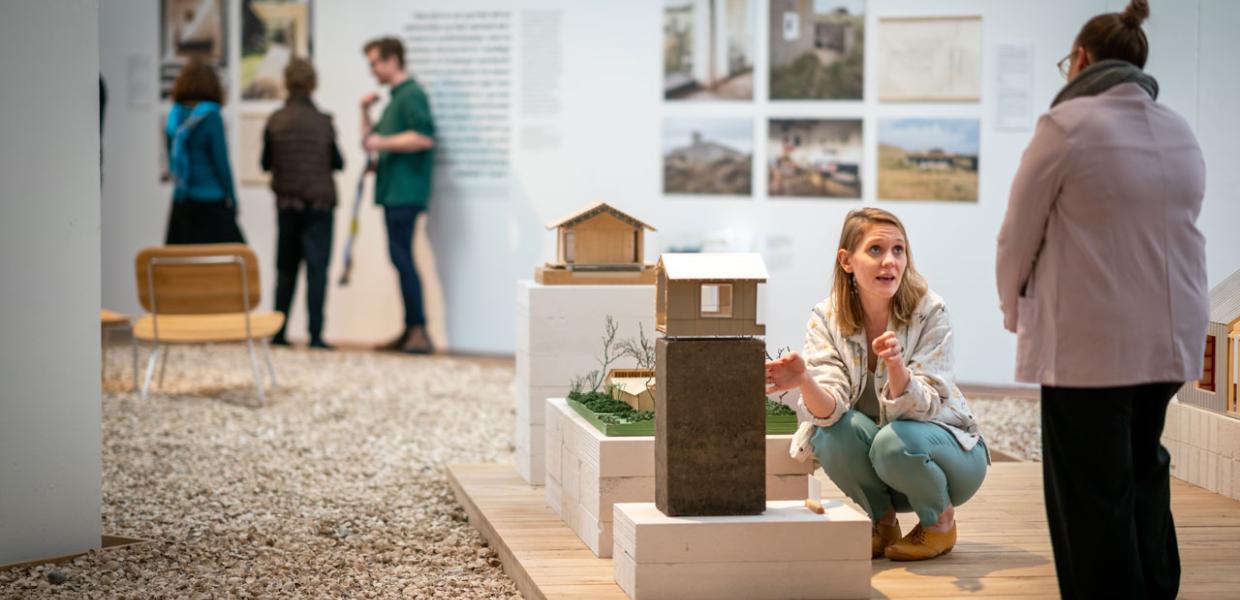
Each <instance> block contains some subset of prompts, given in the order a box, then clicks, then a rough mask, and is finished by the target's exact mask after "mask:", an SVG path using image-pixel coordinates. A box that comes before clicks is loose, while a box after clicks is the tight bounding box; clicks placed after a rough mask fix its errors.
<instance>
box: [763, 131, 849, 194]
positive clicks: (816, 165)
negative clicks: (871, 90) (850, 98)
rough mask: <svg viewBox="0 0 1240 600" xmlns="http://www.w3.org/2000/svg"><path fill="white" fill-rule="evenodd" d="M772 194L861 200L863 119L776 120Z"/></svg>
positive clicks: (770, 137) (771, 143) (771, 139)
mask: <svg viewBox="0 0 1240 600" xmlns="http://www.w3.org/2000/svg"><path fill="white" fill-rule="evenodd" d="M766 154H767V157H768V161H769V162H768V164H767V195H769V196H793V197H801V198H851V199H857V200H860V199H861V163H862V161H863V160H864V157H865V153H864V146H863V143H862V136H861V119H812V120H807V119H771V120H770V121H769V122H768V123H767V152H766Z"/></svg>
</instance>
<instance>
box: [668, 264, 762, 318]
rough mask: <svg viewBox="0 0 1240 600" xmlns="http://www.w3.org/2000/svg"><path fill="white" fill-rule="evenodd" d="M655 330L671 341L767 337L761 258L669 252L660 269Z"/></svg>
mask: <svg viewBox="0 0 1240 600" xmlns="http://www.w3.org/2000/svg"><path fill="white" fill-rule="evenodd" d="M655 272H656V282H655V329H657V330H658V331H660V332H661V333H663V335H666V336H667V337H669V338H677V337H749V336H761V335H766V325H763V324H761V323H758V284H760V283H765V282H766V278H767V273H766V265H765V264H764V263H763V262H762V257H761V256H760V255H758V254H748V253H725V252H720V253H704V254H664V255H663V256H661V257H660V258H659V264H658V266H657V267H656V269H655Z"/></svg>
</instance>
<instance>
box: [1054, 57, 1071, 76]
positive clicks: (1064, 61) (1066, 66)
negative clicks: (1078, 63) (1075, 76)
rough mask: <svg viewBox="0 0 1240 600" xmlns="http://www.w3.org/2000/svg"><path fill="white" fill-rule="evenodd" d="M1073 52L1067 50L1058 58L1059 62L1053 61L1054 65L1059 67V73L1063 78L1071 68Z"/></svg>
mask: <svg viewBox="0 0 1240 600" xmlns="http://www.w3.org/2000/svg"><path fill="white" fill-rule="evenodd" d="M1073 54H1074V52H1069V53H1068V55H1067V56H1065V57H1063V58H1061V59H1059V62H1057V63H1055V65H1056V66H1057V67H1059V74H1060V75H1062V76H1063V78H1064V79H1067V78H1068V72H1069V71H1071V70H1072V55H1073Z"/></svg>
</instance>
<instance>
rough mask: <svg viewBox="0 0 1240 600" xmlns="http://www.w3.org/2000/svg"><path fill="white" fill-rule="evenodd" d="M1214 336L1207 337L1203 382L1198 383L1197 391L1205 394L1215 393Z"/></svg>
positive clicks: (1202, 373)
mask: <svg viewBox="0 0 1240 600" xmlns="http://www.w3.org/2000/svg"><path fill="white" fill-rule="evenodd" d="M1214 339H1215V338H1214V336H1212V335H1208V336H1206V364H1205V368H1204V370H1203V371H1202V372H1201V380H1200V381H1198V382H1197V389H1199V390H1202V391H1204V392H1214V391H1216V390H1215V387H1214Z"/></svg>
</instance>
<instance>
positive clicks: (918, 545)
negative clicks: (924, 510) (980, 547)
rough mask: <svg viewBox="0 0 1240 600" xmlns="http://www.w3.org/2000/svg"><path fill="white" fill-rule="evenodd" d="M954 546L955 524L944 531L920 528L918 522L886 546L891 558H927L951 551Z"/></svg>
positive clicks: (888, 556)
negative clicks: (905, 533)
mask: <svg viewBox="0 0 1240 600" xmlns="http://www.w3.org/2000/svg"><path fill="white" fill-rule="evenodd" d="M955 546H956V524H955V523H952V528H951V529H950V530H948V531H946V532H944V533H939V532H937V531H930V530H927V529H922V527H921V525H920V524H918V525H917V526H916V527H914V528H913V530H912V531H910V532H908V535H906V536H904V538H903V539H901V540H900V541H898V542H896V543H894V544H892V545H890V546H887V551H886V553H885V554H886V555H887V558H890V559H891V560H928V559H931V558H934V557H936V556H941V555H944V554H947V553H948V552H951V551H952V548H954V547H955Z"/></svg>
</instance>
